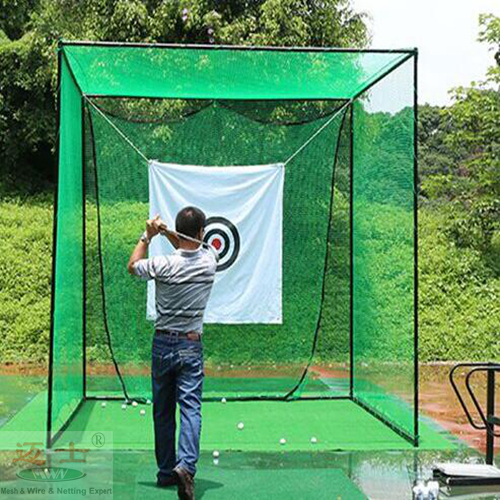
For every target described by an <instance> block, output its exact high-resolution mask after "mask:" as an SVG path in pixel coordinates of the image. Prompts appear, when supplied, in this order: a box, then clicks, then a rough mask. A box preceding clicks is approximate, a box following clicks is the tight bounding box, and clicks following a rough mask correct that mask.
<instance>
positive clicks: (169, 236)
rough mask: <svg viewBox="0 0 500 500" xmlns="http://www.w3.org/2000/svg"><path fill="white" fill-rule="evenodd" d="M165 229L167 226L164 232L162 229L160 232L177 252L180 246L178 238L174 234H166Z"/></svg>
mask: <svg viewBox="0 0 500 500" xmlns="http://www.w3.org/2000/svg"><path fill="white" fill-rule="evenodd" d="M166 228H167V226H165V230H163V229H162V230H161V231H160V232H161V234H164V235H165V236H166V237H167V240H168V241H170V243H171V244H172V246H173V247H174V248H175V249H176V250H177V249H178V248H179V246H180V243H179V237H178V236H177V235H176V234H174V233H171V232H170V231H168V232H167V231H166Z"/></svg>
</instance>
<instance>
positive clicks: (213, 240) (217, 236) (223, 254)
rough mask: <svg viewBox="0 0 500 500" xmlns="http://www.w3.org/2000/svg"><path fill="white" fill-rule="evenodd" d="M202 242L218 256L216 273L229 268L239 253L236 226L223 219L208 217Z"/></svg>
mask: <svg viewBox="0 0 500 500" xmlns="http://www.w3.org/2000/svg"><path fill="white" fill-rule="evenodd" d="M203 241H204V242H205V243H207V244H208V245H211V246H212V247H213V248H215V249H216V250H217V252H218V254H219V264H218V265H217V272H220V271H225V270H226V269H228V268H229V267H231V266H232V265H233V264H234V262H235V261H236V259H237V258H238V254H239V253H240V235H239V233H238V229H236V226H235V225H234V224H233V223H232V222H231V221H229V220H227V219H226V218H224V217H209V218H208V219H207V222H206V224H205V236H204V238H203Z"/></svg>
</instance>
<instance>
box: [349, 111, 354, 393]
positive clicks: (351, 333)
mask: <svg viewBox="0 0 500 500" xmlns="http://www.w3.org/2000/svg"><path fill="white" fill-rule="evenodd" d="M353 172H354V102H352V103H351V106H350V108H349V372H350V376H349V395H350V397H351V399H352V398H353V397H354V231H353V229H354V203H353V198H354V196H353V194H354V182H353Z"/></svg>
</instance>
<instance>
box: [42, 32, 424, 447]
mask: <svg viewBox="0 0 500 500" xmlns="http://www.w3.org/2000/svg"><path fill="white" fill-rule="evenodd" d="M64 45H69V46H72V45H73V46H75V45H76V46H99V47H137V48H171V49H190V50H193V49H195V50H196V49H201V50H207V49H210V50H231V51H234V50H250V51H282V52H352V53H385V54H389V53H397V54H407V57H404V58H402V59H401V60H400V61H399V62H398V63H397V64H395V65H394V66H392V67H391V68H390V69H389V70H387V71H385V72H383V73H382V74H381V75H379V76H378V77H377V78H376V79H375V80H374V81H372V82H371V83H370V84H369V85H367V86H366V87H364V88H363V89H362V90H360V91H359V92H358V93H357V94H356V95H355V96H353V97H352V98H351V105H350V107H349V110H347V111H346V113H345V114H344V119H345V116H346V114H347V112H349V113H350V139H349V140H350V145H349V148H350V164H349V172H350V188H349V189H350V198H351V199H350V208H349V224H350V260H351V275H350V325H349V330H350V339H349V343H350V374H351V380H350V391H349V396H334V397H304V398H303V399H349V400H351V401H353V402H354V403H356V404H357V405H359V406H360V407H362V408H363V409H365V410H366V411H367V412H369V413H370V414H372V415H373V416H374V417H376V418H377V419H379V420H380V421H382V422H383V423H384V424H385V425H387V426H388V427H389V428H391V429H392V430H393V431H394V432H396V433H397V434H399V435H400V436H402V437H403V438H405V439H406V440H408V441H409V442H411V443H412V444H413V445H414V446H418V253H417V252H418V218H417V210H418V144H417V141H418V129H417V127H418V108H417V106H418V92H417V66H418V50H417V49H401V50H378V49H346V48H317V47H312V48H309V47H307V48H305V47H245V46H230V45H177V44H144V43H116V42H89V41H61V42H60V43H59V52H58V94H57V118H56V120H57V133H58V135H57V138H58V139H57V151H59V122H60V100H61V96H60V94H61V92H60V79H61V60H62V57H64V59H65V62H66V64H67V67H68V69H69V72H70V74H71V77H72V79H73V80H74V82H75V84H76V86H77V88H78V89H79V91H80V93H81V94H82V139H81V140H82V176H83V186H82V191H83V193H82V197H83V211H84V216H85V197H86V193H85V131H84V128H85V127H84V108H85V105H84V102H83V101H84V99H85V97H88V98H90V97H96V98H97V97H106V98H118V97H127V98H133V96H104V95H85V94H84V93H83V92H82V89H81V88H80V86H79V85H78V82H77V80H76V78H75V76H74V73H73V70H72V68H71V65H70V64H69V61H68V60H67V58H66V55H65V54H64V51H63V50H62V47H63V46H64ZM411 57H413V58H414V121H415V126H414V148H415V150H414V266H415V269H414V337H415V339H414V349H415V353H414V354H415V399H414V426H415V427H414V429H415V432H414V434H415V435H414V436H411V435H409V434H408V433H406V432H405V431H403V430H401V429H399V428H398V427H397V426H395V425H394V424H393V423H391V422H390V421H389V420H388V419H386V418H385V417H384V416H383V415H381V414H379V413H378V412H377V411H376V410H374V409H373V408H371V407H369V406H367V405H366V404H365V403H363V402H362V401H360V400H359V399H357V398H356V397H355V394H354V387H353V378H354V363H353V346H354V329H353V307H354V296H353V295H354V294H353V272H352V270H353V260H354V259H353V231H352V229H353V216H354V207H353V201H352V198H353V197H352V195H353V184H352V176H353V171H354V158H353V151H354V148H353V143H354V130H353V129H354V127H353V119H354V113H353V103H354V101H355V100H356V99H358V98H359V97H360V96H361V95H362V94H364V93H365V92H367V91H368V90H369V89H370V88H371V87H373V86H374V85H376V84H377V83H378V82H380V81H381V80H382V79H383V78H385V77H386V76H387V75H388V74H390V73H392V72H393V71H395V70H396V69H397V68H398V67H399V66H401V65H402V64H404V63H405V62H407V61H408V60H409V59H410V58H411ZM336 100H338V99H336ZM337 150H338V147H337ZM58 170H59V169H58V168H57V176H58ZM334 171H335V168H334ZM96 175H97V172H96ZM57 190H58V179H57V181H56V193H55V201H54V207H55V212H54V226H53V235H54V236H53V254H52V294H51V327H50V353H49V391H48V422H47V446H48V447H50V446H51V444H52V443H53V442H54V441H55V439H52V437H51V432H52V425H51V424H52V421H51V417H52V415H51V410H52V385H53V340H54V308H55V303H54V301H55V293H54V291H55V271H56V234H57ZM332 197H333V194H332ZM329 226H330V223H329ZM83 236H84V239H83V246H84V249H83V273H84V288H86V286H85V285H86V262H85V261H86V257H85V253H86V252H85V246H86V227H85V221H84V223H83ZM101 258H102V257H101ZM326 260H327V258H325V261H326ZM101 265H102V263H101ZM325 265H326V264H325ZM101 271H102V269H101ZM322 304H323V301H322ZM322 304H321V308H322ZM83 307H84V309H83V314H84V318H83V336H84V338H83V345H84V351H85V350H86V349H85V348H86V291H84V293H83ZM320 317H321V314H320ZM318 324H319V322H318ZM316 336H317V332H316V334H315V339H314V342H313V348H314V345H315V344H316ZM306 371H307V369H306ZM83 372H84V373H83V377H84V379H83V388H82V389H83V398H82V400H81V401H80V403H79V405H78V406H77V408H76V409H75V410H74V411H73V413H72V415H71V416H70V417H69V419H68V420H67V421H66V423H65V424H64V425H63V427H62V428H61V429H60V430H59V432H58V434H57V436H58V435H60V433H61V432H62V431H63V430H64V429H65V428H66V427H67V426H68V425H69V423H70V422H71V420H72V419H73V418H74V416H75V415H76V413H77V412H78V410H79V409H80V407H81V405H82V403H83V402H84V401H85V400H100V401H106V400H121V401H123V400H124V398H122V397H96V396H90V397H89V396H87V394H86V353H85V352H84V353H83ZM305 373H306V372H305ZM120 378H121V377H120ZM303 378H304V375H303V377H302V379H303ZM302 379H301V380H302ZM123 388H124V395H125V398H126V399H128V395H127V393H126V389H125V387H124V385H123ZM295 390H296V388H295V389H294V390H293V391H291V392H292V393H293V392H294V391H295ZM204 400H211V398H207V399H204ZM238 400H244V401H251V400H253V401H255V400H281V401H283V400H284V398H282V397H281V398H272V397H262V398H243V399H241V398H238ZM57 436H56V437H57Z"/></svg>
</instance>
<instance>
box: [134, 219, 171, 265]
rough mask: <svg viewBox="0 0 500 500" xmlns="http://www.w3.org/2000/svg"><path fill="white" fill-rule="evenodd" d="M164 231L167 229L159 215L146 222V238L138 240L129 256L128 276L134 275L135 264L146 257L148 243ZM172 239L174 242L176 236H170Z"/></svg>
mask: <svg viewBox="0 0 500 500" xmlns="http://www.w3.org/2000/svg"><path fill="white" fill-rule="evenodd" d="M166 229H167V225H166V224H165V223H164V222H163V221H162V220H161V219H160V216H159V215H157V216H156V217H155V218H154V219H149V220H148V221H147V222H146V235H145V236H146V238H143V237H141V239H140V240H139V242H138V243H137V245H136V246H135V248H134V250H133V252H132V254H131V255H130V259H129V260H128V265H127V269H128V272H129V273H130V274H135V272H134V265H135V263H136V262H138V261H139V260H141V259H144V258H145V257H146V254H147V251H148V246H149V243H150V241H151V240H152V239H153V238H154V237H155V236H156V235H157V234H158V233H159V232H160V231H161V232H164V231H165V230H166ZM164 234H166V235H167V237H168V239H169V240H170V237H169V233H164ZM172 237H173V238H175V240H177V237H176V236H173V235H172ZM177 241H178V240H177ZM172 245H174V243H173V242H172ZM174 246H175V245H174ZM176 248H177V247H176Z"/></svg>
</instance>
